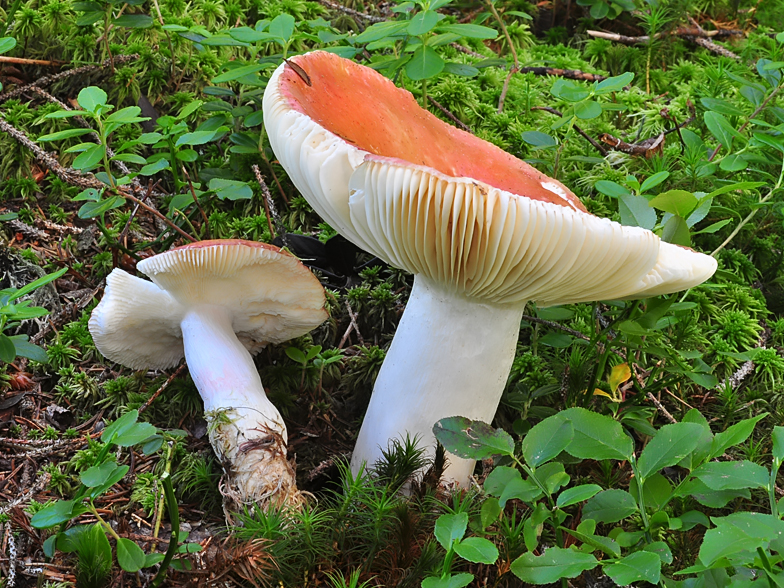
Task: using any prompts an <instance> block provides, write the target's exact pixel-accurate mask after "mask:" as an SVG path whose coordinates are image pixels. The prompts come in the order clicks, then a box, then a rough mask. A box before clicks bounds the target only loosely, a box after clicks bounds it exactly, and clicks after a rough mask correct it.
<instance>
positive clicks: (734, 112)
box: [700, 98, 744, 116]
mask: <svg viewBox="0 0 784 588" xmlns="http://www.w3.org/2000/svg"><path fill="white" fill-rule="evenodd" d="M700 102H702V105H703V106H704V107H705V108H707V109H708V110H713V111H714V112H718V113H719V114H727V115H729V116H744V112H743V111H742V110H741V109H740V108H738V107H737V106H735V105H733V104H730V103H729V102H727V101H726V100H720V99H719V98H700Z"/></svg>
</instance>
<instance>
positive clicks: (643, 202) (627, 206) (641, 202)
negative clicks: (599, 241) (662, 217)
mask: <svg viewBox="0 0 784 588" xmlns="http://www.w3.org/2000/svg"><path fill="white" fill-rule="evenodd" d="M597 183H598V182H597ZM618 212H620V213H621V224H623V225H626V226H629V227H642V228H643V229H648V230H651V229H653V227H654V226H656V211H655V210H653V208H651V207H650V205H649V203H648V199H647V198H645V197H644V196H635V195H633V194H625V195H623V194H622V195H620V196H619V197H618Z"/></svg>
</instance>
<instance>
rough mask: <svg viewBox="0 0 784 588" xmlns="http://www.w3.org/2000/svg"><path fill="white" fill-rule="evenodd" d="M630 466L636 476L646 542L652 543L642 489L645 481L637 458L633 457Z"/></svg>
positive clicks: (635, 481)
mask: <svg viewBox="0 0 784 588" xmlns="http://www.w3.org/2000/svg"><path fill="white" fill-rule="evenodd" d="M629 465H631V466H632V473H633V474H634V483H635V484H636V485H637V495H638V497H637V503H638V504H639V506H640V518H641V519H642V524H643V526H644V527H645V542H646V543H652V542H653V537H652V536H651V530H650V522H649V520H648V513H647V512H646V510H645V496H644V495H643V491H642V487H643V482H644V480H643V479H642V478H641V477H640V470H639V469H637V458H636V457H634V455H632V458H631V459H630V460H629Z"/></svg>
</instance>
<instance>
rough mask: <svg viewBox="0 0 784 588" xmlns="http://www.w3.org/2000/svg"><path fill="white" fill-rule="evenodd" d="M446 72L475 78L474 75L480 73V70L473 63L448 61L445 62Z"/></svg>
mask: <svg viewBox="0 0 784 588" xmlns="http://www.w3.org/2000/svg"><path fill="white" fill-rule="evenodd" d="M444 73H448V74H452V75H455V76H463V77H466V78H473V77H474V76H478V75H479V70H478V69H476V68H475V67H474V66H472V65H466V64H464V63H455V62H453V61H447V62H446V63H445V64H444Z"/></svg>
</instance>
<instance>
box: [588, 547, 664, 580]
mask: <svg viewBox="0 0 784 588" xmlns="http://www.w3.org/2000/svg"><path fill="white" fill-rule="evenodd" d="M602 570H603V571H604V573H605V574H607V575H608V576H610V578H612V581H613V582H615V583H616V584H618V586H628V585H629V584H631V583H632V582H650V583H651V584H658V583H659V577H660V575H661V559H660V558H659V556H658V555H657V554H656V553H650V552H648V551H638V552H636V553H632V554H631V555H627V556H626V557H624V558H622V559H620V560H618V561H617V562H615V563H611V564H610V565H607V566H604V568H602Z"/></svg>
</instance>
